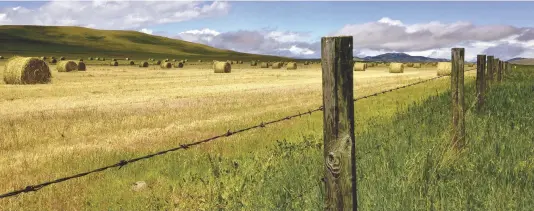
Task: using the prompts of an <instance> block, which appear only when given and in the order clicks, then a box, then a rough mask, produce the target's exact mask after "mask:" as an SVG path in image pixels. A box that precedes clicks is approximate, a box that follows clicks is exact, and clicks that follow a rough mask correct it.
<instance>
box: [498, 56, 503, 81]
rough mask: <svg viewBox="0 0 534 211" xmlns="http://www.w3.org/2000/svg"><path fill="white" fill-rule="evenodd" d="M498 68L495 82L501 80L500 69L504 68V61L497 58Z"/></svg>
mask: <svg viewBox="0 0 534 211" xmlns="http://www.w3.org/2000/svg"><path fill="white" fill-rule="evenodd" d="M498 64H499V65H498V68H497V82H499V83H500V82H501V81H502V69H503V68H504V62H503V61H501V60H499V63H498Z"/></svg>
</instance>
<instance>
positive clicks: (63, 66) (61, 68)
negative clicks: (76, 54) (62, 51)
mask: <svg viewBox="0 0 534 211" xmlns="http://www.w3.org/2000/svg"><path fill="white" fill-rule="evenodd" d="M56 70H57V71H58V72H71V71H76V70H78V65H77V64H76V62H74V61H70V60H69V61H59V62H58V63H57V65H56Z"/></svg>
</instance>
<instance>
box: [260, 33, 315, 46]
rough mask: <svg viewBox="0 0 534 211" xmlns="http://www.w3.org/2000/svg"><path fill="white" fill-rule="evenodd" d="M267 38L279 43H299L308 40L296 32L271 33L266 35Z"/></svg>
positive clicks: (304, 35) (305, 36)
mask: <svg viewBox="0 0 534 211" xmlns="http://www.w3.org/2000/svg"><path fill="white" fill-rule="evenodd" d="M266 37H267V38H271V39H273V40H276V41H278V42H283V43H286V42H299V41H303V40H306V39H307V38H308V36H307V35H306V34H303V33H296V32H282V31H271V32H269V33H268V34H267V35H266Z"/></svg>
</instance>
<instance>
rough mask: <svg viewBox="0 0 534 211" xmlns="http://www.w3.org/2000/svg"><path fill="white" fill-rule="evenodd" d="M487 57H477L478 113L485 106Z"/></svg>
mask: <svg viewBox="0 0 534 211" xmlns="http://www.w3.org/2000/svg"><path fill="white" fill-rule="evenodd" d="M485 74H486V55H477V99H478V101H477V112H480V111H481V110H482V106H484V95H485V93H486V91H485V89H486V78H485Z"/></svg>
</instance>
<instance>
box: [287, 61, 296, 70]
mask: <svg viewBox="0 0 534 211" xmlns="http://www.w3.org/2000/svg"><path fill="white" fill-rule="evenodd" d="M296 69H297V63H296V62H288V63H287V65H286V70H296Z"/></svg>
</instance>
